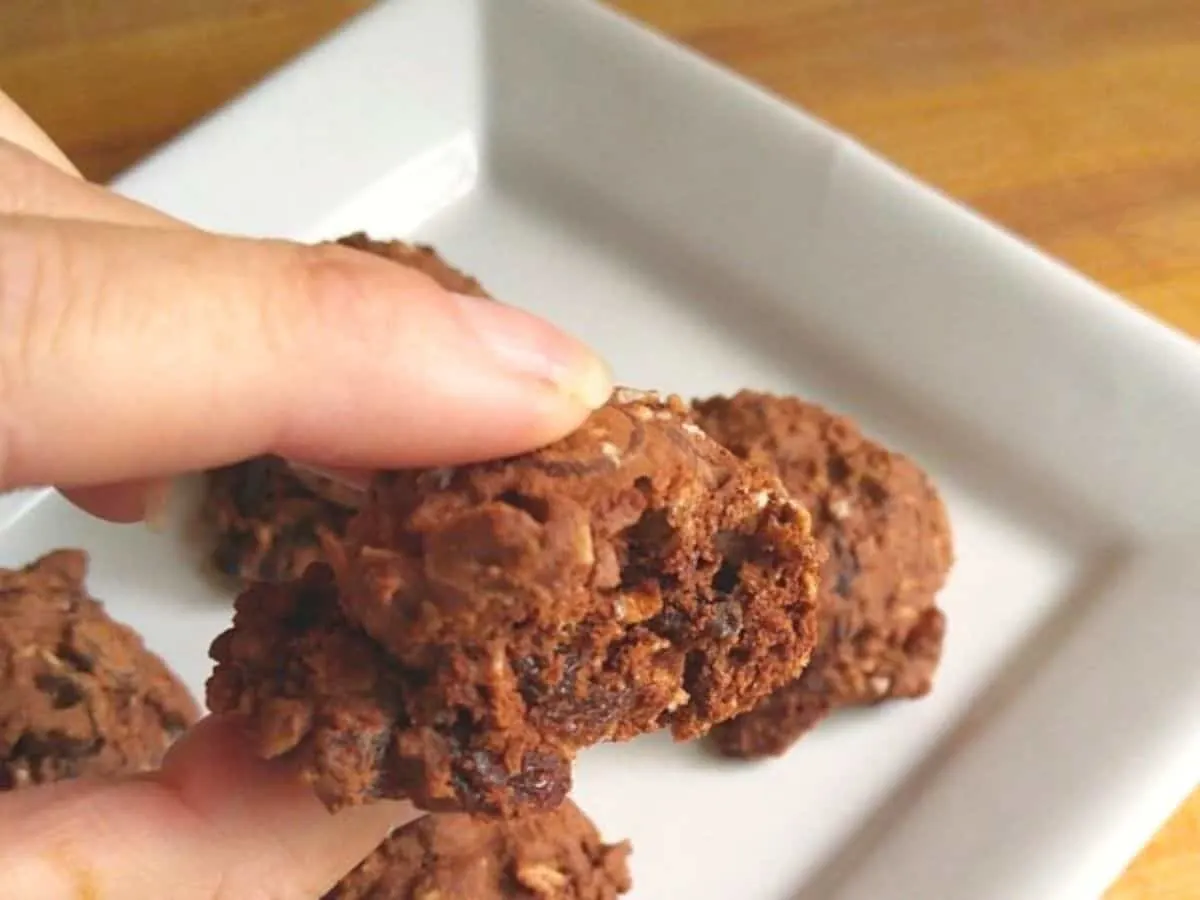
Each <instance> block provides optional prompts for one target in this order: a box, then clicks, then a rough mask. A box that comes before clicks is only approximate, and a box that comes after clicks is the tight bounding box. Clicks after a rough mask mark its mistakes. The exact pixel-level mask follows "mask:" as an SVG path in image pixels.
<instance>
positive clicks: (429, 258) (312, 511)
mask: <svg viewBox="0 0 1200 900" xmlns="http://www.w3.org/2000/svg"><path fill="white" fill-rule="evenodd" d="M334 243H337V244H341V245H342V246H344V247H349V248H351V249H353V250H360V251H362V252H365V253H371V254H373V255H375V256H379V257H382V258H384V259H387V260H390V261H392V262H395V263H397V264H398V265H402V266H407V267H408V268H412V269H416V270H418V271H419V272H421V273H423V274H424V275H427V276H428V277H430V278H432V279H433V280H434V281H436V282H437V283H438V284H439V285H440V286H441V287H443V288H445V289H446V290H449V291H455V292H457V293H460V294H468V295H471V296H475V297H481V298H488V299H490V297H489V295H488V293H487V292H486V291H485V290H484V289H483V287H482V285H480V283H479V282H478V281H477V280H475V279H474V278H472V277H471V276H470V275H467V274H466V273H464V272H461V271H459V270H458V269H456V268H455V267H454V266H452V265H450V263H448V262H447V261H446V260H445V259H443V258H442V257H441V256H440V255H439V254H438V253H437V251H436V250H434V248H432V247H429V246H427V245H424V244H410V243H406V242H404V241H379V240H374V239H372V238H370V237H369V236H368V235H367V234H365V233H363V232H358V233H355V234H351V235H347V236H346V237H343V238H340V239H339V240H337V241H336V242H334ZM360 500H361V496H360V494H359V493H358V492H355V491H352V490H348V489H347V488H346V486H345V485H344V484H342V483H339V482H338V481H335V480H332V479H330V478H327V477H322V476H320V475H318V474H315V473H314V471H313V470H310V469H306V468H301V467H298V466H292V465H290V464H289V463H287V462H285V461H284V460H282V459H279V458H277V457H271V456H266V457H260V458H257V459H252V460H249V461H247V462H242V463H238V464H235V465H231V466H226V467H224V468H220V469H214V470H212V471H210V472H209V473H208V474H207V486H206V494H205V502H204V505H203V508H202V517H203V522H204V526H205V529H206V531H207V532H208V533H210V534H211V535H212V536H213V541H214V546H213V550H212V553H211V554H210V561H211V563H212V565H213V567H214V568H216V569H217V570H218V571H220V572H222V573H224V574H226V575H230V576H233V577H234V578H237V579H240V580H242V581H286V580H289V579H295V578H299V577H300V576H301V575H302V574H303V572H304V570H305V569H306V568H307V567H308V566H309V564H310V563H313V562H317V561H319V560H321V559H323V558H324V555H325V553H324V550H323V547H324V546H325V544H326V542H328V541H329V540H331V539H333V540H337V539H339V538H340V537H341V535H342V532H343V531H344V529H345V527H346V523H347V522H348V521H349V519H350V513H351V511H352V510H353V508H354V507H355V506H356V505H357V503H358V502H359V501H360Z"/></svg>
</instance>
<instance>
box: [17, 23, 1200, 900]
mask: <svg viewBox="0 0 1200 900" xmlns="http://www.w3.org/2000/svg"><path fill="white" fill-rule="evenodd" d="M117 186H118V188H119V189H120V190H122V191H124V192H126V193H128V194H130V195H132V196H136V197H139V198H141V199H144V200H147V201H149V202H151V203H154V204H157V205H159V206H162V207H164V208H166V209H167V210H169V211H170V212H172V213H174V214H175V215H178V216H181V217H183V218H185V219H189V220H191V221H193V222H195V223H197V224H199V225H203V226H207V227H212V228H218V229H222V230H228V231H233V232H240V233H246V234H259V235H282V236H291V237H297V238H303V239H315V238H320V237H329V236H334V235H337V234H340V233H343V232H346V231H350V230H356V229H361V228H365V229H368V230H371V231H373V232H375V233H376V234H378V235H380V236H390V235H415V236H418V237H420V238H422V239H426V240H430V241H432V242H434V243H436V244H437V245H438V246H439V247H440V248H441V249H442V250H443V251H444V252H445V253H446V254H447V255H448V256H449V257H450V258H451V259H452V260H453V261H455V262H456V263H458V264H460V265H461V266H463V267H464V268H466V269H467V270H469V271H471V272H474V273H475V274H477V275H478V276H479V277H480V278H481V279H482V280H483V281H484V282H485V283H486V284H487V285H488V286H489V287H490V288H491V289H492V290H493V291H494V292H495V293H497V294H498V295H499V296H501V297H503V298H505V299H506V300H508V301H510V302H514V303H518V304H523V305H525V306H527V307H529V308H530V309H533V310H536V311H537V312H539V313H542V314H544V315H546V316H548V317H549V318H551V319H553V320H555V321H556V322H559V323H561V324H562V325H564V326H566V327H568V328H570V329H572V330H574V331H576V332H577V333H579V334H580V335H582V336H584V337H586V338H587V339H589V340H590V341H591V342H593V343H594V344H595V345H596V346H598V347H599V348H600V349H601V350H603V351H604V352H605V353H607V354H608V356H609V357H610V358H611V360H612V361H613V362H614V364H615V366H616V369H617V372H618V374H619V377H620V378H621V380H622V381H625V382H627V383H633V384H638V385H646V386H654V387H659V388H665V389H670V390H676V391H680V392H682V393H685V394H688V395H696V394H708V393H712V392H717V391H731V390H734V389H736V388H738V387H741V386H744V385H745V386H754V387H758V388H764V389H772V390H778V391H794V392H799V393H802V394H804V395H806V396H808V397H812V398H816V399H818V400H820V401H823V402H826V403H829V404H832V405H834V406H836V407H837V408H839V409H842V410H844V411H846V412H849V413H851V414H854V415H856V416H858V417H860V419H861V421H862V423H863V425H864V427H865V428H866V429H867V430H868V431H869V432H871V433H872V434H874V435H876V436H878V437H880V438H882V439H884V440H886V441H888V442H890V443H892V444H893V445H895V446H897V447H899V448H902V449H904V450H906V451H908V452H910V453H912V454H913V455H914V456H915V457H916V458H917V459H918V460H920V461H921V462H922V463H924V464H925V465H926V466H927V467H928V468H929V469H930V470H931V471H932V472H933V474H934V475H935V477H936V478H937V479H938V480H939V482H940V483H941V484H942V486H943V488H944V491H945V494H946V497H947V500H948V503H949V506H950V510H951V515H952V517H953V522H954V525H955V529H956V535H957V546H958V556H959V561H958V564H957V566H956V567H955V569H954V572H953V575H952V578H951V581H950V584H949V586H948V587H947V588H946V590H945V592H944V595H943V602H944V605H945V607H946V609H947V611H948V614H949V620H950V630H949V637H948V643H947V648H946V656H945V663H944V665H943V667H942V670H941V675H940V679H939V683H938V686H937V690H936V692H935V693H934V695H933V696H931V697H930V698H928V699H926V700H924V701H922V702H919V703H897V704H894V705H890V706H887V707H884V708H880V709H876V710H872V711H869V712H856V713H848V714H844V715H841V716H839V717H837V718H836V719H833V720H831V721H829V722H828V723H827V724H825V725H823V726H822V727H821V728H820V729H819V731H818V732H817V733H815V734H814V735H813V736H811V737H809V738H808V739H806V740H805V741H803V742H802V743H801V744H800V745H798V746H797V747H796V748H795V749H794V750H793V751H792V752H791V753H790V754H788V755H787V756H786V757H784V758H783V759H780V760H777V761H774V762H770V763H765V764H758V765H744V764H736V763H719V762H716V761H714V760H713V759H712V758H710V757H709V756H708V755H706V754H705V753H704V752H703V751H701V750H700V749H699V748H697V747H695V746H675V745H672V744H671V743H670V742H669V741H668V740H665V739H662V738H660V737H651V738H647V739H642V740H638V741H635V742H633V743H631V744H627V745H620V746H606V747H601V748H598V749H596V750H593V751H591V752H589V753H587V754H585V756H584V757H583V758H582V759H581V761H580V763H579V766H578V771H577V792H576V796H577V799H578V800H579V801H580V803H581V804H582V805H583V806H584V807H585V808H586V809H587V810H588V811H589V812H590V813H591V814H592V815H593V817H594V818H595V819H596V821H597V822H598V823H599V824H600V825H601V827H602V829H603V830H604V831H605V832H606V833H607V834H608V835H610V836H613V837H621V836H628V837H631V838H632V839H633V842H634V845H635V854H634V857H633V866H634V870H635V878H636V887H635V891H634V894H633V896H634V897H636V898H652V900H674V898H689V900H742V898H746V900H785V898H797V900H818V898H820V900H825V898H829V900H1042V898H1055V900H1083V898H1091V897H1095V896H1096V895H1097V894H1099V893H1100V892H1101V891H1102V890H1103V888H1104V886H1105V885H1106V884H1107V883H1108V882H1109V881H1110V880H1111V879H1112V878H1113V877H1114V876H1115V875H1116V874H1117V873H1118V872H1119V870H1120V869H1121V867H1122V866H1123V864H1124V863H1125V862H1126V860H1127V859H1128V858H1129V857H1130V856H1131V855H1132V854H1133V853H1134V852H1135V851H1136V850H1137V848H1138V847H1139V846H1140V845H1141V844H1142V842H1143V841H1144V840H1145V839H1146V838H1147V837H1148V836H1149V835H1150V834H1151V833H1152V832H1153V831H1154V829H1155V828H1156V827H1157V825H1158V824H1159V822H1160V821H1161V820H1162V819H1163V818H1164V817H1165V815H1166V814H1167V813H1168V812H1169V810H1170V809H1171V807H1172V806H1173V805H1174V804H1175V803H1176V802H1178V800H1179V799H1181V798H1182V797H1183V796H1184V795H1185V794H1186V793H1187V791H1188V790H1189V789H1190V788H1191V787H1192V786H1193V785H1194V783H1195V782H1196V780H1197V777H1198V776H1200V653H1197V652H1196V643H1195V641H1196V638H1195V635H1196V634H1197V633H1200V597H1198V596H1197V594H1198V592H1200V566H1198V565H1197V562H1196V556H1197V554H1196V552H1195V548H1196V547H1197V546H1198V545H1200V512H1198V510H1200V474H1198V472H1200V467H1198V466H1197V465H1196V461H1197V460H1198V459H1200V352H1197V349H1196V348H1195V347H1194V346H1193V345H1192V344H1191V343H1190V342H1189V341H1188V340H1186V339H1185V338H1183V337H1181V336H1180V335H1178V334H1176V333H1173V332H1171V331H1169V330H1168V329H1166V328H1164V327H1162V326H1160V325H1158V324H1155V323H1154V322H1152V321H1150V320H1149V319H1147V318H1145V317H1144V316H1142V315H1141V314H1140V313H1138V312H1136V311H1135V310H1133V309H1132V308H1130V307H1128V306H1126V305H1125V304H1123V303H1122V302H1121V301H1120V300H1118V299H1116V298H1114V297H1112V296H1110V295H1108V294H1106V293H1105V292H1103V291H1101V290H1099V289H1098V288H1096V287H1095V286H1094V285H1092V284H1090V283H1088V282H1087V281H1085V280H1084V279H1082V278H1080V277H1079V276H1077V275H1075V274H1073V273H1071V272H1070V271H1067V270H1066V269H1064V268H1062V267H1061V266H1059V265H1057V264H1056V263H1054V262H1052V261H1050V260H1048V259H1046V258H1045V257H1043V256H1041V255H1039V254H1038V253H1037V252H1035V251H1033V250H1031V249H1030V248H1028V247H1026V246H1024V245H1022V244H1021V243H1020V242H1018V241H1016V240H1014V239H1013V238H1011V237H1009V236H1007V235H1005V234H1003V233H1002V232H1000V231H999V230H997V229H995V228H993V227H992V226H990V225H988V224H985V223H984V222H982V221H980V220H979V219H978V218H976V217H974V216H973V215H971V214H970V213H968V212H966V211H964V210H963V209H961V208H960V207H958V206H956V205H955V204H953V203H951V202H949V201H947V200H946V199H944V198H942V197H940V196H938V195H936V194H935V193H933V192H931V191H930V190H928V189H927V188H925V187H922V186H921V185H919V184H916V183H915V182H913V181H912V180H911V179H909V178H908V177H906V176H905V175H904V174H902V173H900V172H898V171H896V170H895V169H893V168H891V167H890V166H888V165H887V164H886V163H884V162H882V161H880V160H879V159H877V158H876V157H874V156H872V155H871V154H870V153H868V152H867V151H865V150H863V149H862V148H861V147H859V146H857V145H855V144H854V143H853V142H851V141H849V140H848V139H846V138H845V137H844V136H842V135H839V134H837V133H835V132H833V131H831V130H829V129H828V128H826V127H825V126H823V125H822V124H820V123H818V122H816V121H813V120H812V119H810V118H808V117H805V116H804V115H802V114H801V113H798V112H796V111H794V110H792V109H790V108H789V107H787V106H786V105H785V104H783V103H781V102H779V101H778V100H776V99H773V98H771V97H768V96H766V95H765V94H763V93H761V92H759V91H758V90H756V89H754V88H752V87H750V86H749V85H747V84H745V83H743V82H741V81H740V80H738V79H736V78H735V77H732V76H730V75H729V74H727V73H725V72H723V71H721V70H719V69H718V68H716V67H714V66H712V65H710V64H707V63H705V62H702V61H700V60H698V59H696V58H695V57H693V56H691V55H690V54H688V53H686V52H684V51H683V50H681V49H679V48H677V47H675V46H673V45H671V44H670V43H668V42H666V41H664V40H662V39H660V38H657V37H654V36H652V35H650V34H648V33H647V32H645V31H642V30H640V29H639V28H637V27H635V26H633V25H631V24H630V23H628V22H626V21H624V20H622V19H621V18H619V17H618V16H616V15H613V14H612V13H610V12H607V11H605V10H604V9H602V8H600V7H598V6H594V5H592V4H591V3H587V2H580V0H490V2H487V0H479V2H471V0H394V2H390V3H383V4H382V5H380V6H379V7H377V8H375V9H374V10H373V11H371V12H370V13H369V14H367V15H365V16H363V17H361V18H360V19H358V20H356V21H354V22H352V23H351V24H350V25H349V26H348V27H346V28H345V29H344V30H343V32H342V33H341V34H339V35H338V36H336V37H334V38H333V39H331V40H329V41H327V42H326V43H324V44H322V45H321V46H319V47H318V48H317V49H315V50H314V51H312V52H310V53H309V54H307V55H305V56H304V57H303V58H301V59H300V60H298V61H297V62H296V63H295V64H293V65H291V66H289V67H287V68H286V69H284V70H282V71H280V72H279V73H278V74H276V75H275V76H273V77H272V78H271V79H270V80H269V81H267V82H266V83H265V84H263V85H262V86H261V87H259V88H257V89H255V90H254V91H253V92H251V94H249V95H248V96H247V97H245V98H244V99H242V100H240V101H239V102H238V103H236V104H234V105H232V106H231V107H229V108H226V109H224V110H222V111H221V112H219V113H218V114H216V115H215V116H214V117H212V118H211V119H210V120H209V121H207V122H205V123H203V124H202V125H200V126H199V127H197V128H196V129H194V130H193V131H192V132H191V133H189V134H187V135H185V136H184V137H183V138H182V139H180V140H179V141H177V142H175V143H174V144H172V145H171V146H169V147H167V148H166V149H165V150H163V151H162V152H161V153H159V154H157V155H156V156H155V157H153V158H152V159H150V160H148V161H147V162H146V163H144V164H143V165H141V166H139V167H138V168H136V169H135V170H134V171H132V172H130V173H128V174H127V175H126V176H125V177H123V178H122V179H120V180H119V182H118V185H117ZM28 505H29V504H28V498H22V499H21V500H20V501H19V502H17V503H16V506H21V507H28ZM19 511H20V510H19V509H18V510H17V512H19ZM3 513H4V515H5V516H6V517H7V516H9V515H10V513H12V514H14V515H15V513H14V506H12V505H9V506H6V507H5V508H4V510H3ZM64 544H78V545H82V546H84V547H86V548H88V549H89V550H90V551H92V553H93V558H94V564H93V577H92V584H93V587H94V589H95V591H96V593H98V594H99V595H100V596H101V597H103V598H105V599H106V600H107V601H108V602H109V604H110V607H111V608H112V610H113V611H114V612H115V614H117V615H118V616H120V617H122V618H124V619H126V620H128V621H130V622H132V623H134V624H135V625H136V626H137V627H139V628H140V629H141V630H142V631H143V632H144V633H145V634H146V636H147V638H148V640H149V642H150V643H151V644H152V645H153V646H154V647H155V648H156V649H157V650H159V651H161V652H162V653H163V654H165V655H166V656H167V657H168V658H169V659H170V660H171V661H172V662H173V663H174V664H175V665H176V666H177V667H178V668H179V670H180V671H181V672H182V673H183V674H184V675H185V676H186V677H187V679H188V681H189V682H190V683H191V685H192V686H193V688H194V689H195V690H196V691H197V692H199V691H201V690H202V685H203V681H204V678H205V677H206V674H207V671H208V662H207V660H206V648H207V644H208V641H209V639H210V638H211V637H212V636H213V635H215V634H216V633H217V632H218V631H219V630H220V629H221V628H222V627H223V626H224V625H225V623H226V622H227V621H228V614H229V601H228V598H227V597H224V596H222V595H221V594H220V593H219V592H218V591H217V590H216V589H215V588H213V587H212V586H211V585H209V584H208V583H207V582H206V581H205V580H204V579H203V578H201V577H200V576H199V575H198V574H197V568H196V561H195V557H196V550H195V548H193V547H190V546H189V545H187V544H186V543H185V542H183V541H182V540H181V539H180V537H179V535H178V534H174V533H170V534H151V533H149V532H147V531H145V530H144V529H140V528H118V527H112V526H105V525H101V524H98V523H95V522H91V521H88V520H86V519H84V518H83V517H82V516H80V515H78V514H75V513H74V512H72V511H70V510H69V509H68V508H67V507H66V506H65V504H63V503H62V502H61V501H59V500H57V499H55V498H52V497H51V498H47V499H45V500H43V501H42V502H40V503H38V504H36V505H33V506H32V508H27V509H26V510H25V511H24V512H23V513H21V514H20V515H15V518H14V519H13V520H11V521H9V523H8V524H7V526H6V527H5V529H4V532H3V539H2V541H0V552H2V556H3V559H4V561H5V562H7V563H15V562H20V561H23V560H25V559H27V558H29V557H30V556H32V555H33V554H35V553H37V552H39V551H41V550H44V549H48V548H49V547H52V546H59V545H64Z"/></svg>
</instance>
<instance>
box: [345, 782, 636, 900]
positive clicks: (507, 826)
mask: <svg viewBox="0 0 1200 900" xmlns="http://www.w3.org/2000/svg"><path fill="white" fill-rule="evenodd" d="M629 854H630V846H629V843H628V842H627V841H625V842H622V843H619V844H605V843H604V842H603V840H601V838H600V835H599V833H598V832H597V831H596V827H595V825H593V824H592V822H591V821H590V820H589V819H588V818H587V816H585V815H584V814H583V812H581V811H580V809H579V808H578V807H577V806H575V804H574V803H572V802H571V801H570V800H567V801H564V802H563V805H562V806H560V807H559V808H558V809H557V810H554V811H552V812H546V813H535V814H531V815H526V816H522V817H520V818H517V819H511V820H500V821H495V820H493V821H484V820H480V819H477V818H472V817H471V816H469V815H465V814H461V813H460V814H454V813H441V814H435V815H431V816H426V817H425V818H422V819H419V820H417V821H416V822H414V823H412V824H411V825H407V826H405V827H404V828H401V829H399V830H397V831H394V832H392V834H391V836H390V837H388V839H387V840H385V841H384V842H383V844H382V845H381V846H380V847H379V849H378V850H376V851H375V852H374V853H373V854H371V855H370V856H369V857H367V859H366V860H364V861H363V863H362V864H361V865H359V866H358V868H356V869H355V870H354V871H353V872H351V873H350V874H349V875H347V876H346V877H345V878H344V879H343V880H342V881H341V882H340V883H339V884H338V886H337V887H335V888H334V889H333V890H332V891H330V892H329V893H328V894H326V895H325V898H324V900H452V898H459V897H461V898H470V900H616V898H617V897H619V896H621V895H622V894H625V893H627V892H628V891H629V889H630V887H631V884H632V882H631V879H630V875H629Z"/></svg>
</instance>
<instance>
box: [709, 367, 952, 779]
mask: <svg viewBox="0 0 1200 900" xmlns="http://www.w3.org/2000/svg"><path fill="white" fill-rule="evenodd" d="M694 412H695V416H696V421H697V422H698V423H699V424H700V426H701V427H702V428H704V430H705V431H706V432H707V433H708V434H709V435H711V436H712V437H713V438H714V439H716V440H717V441H718V442H720V443H721V444H723V445H724V446H725V447H727V448H728V449H729V450H731V451H732V452H733V453H735V454H736V455H737V456H739V457H741V458H743V459H748V460H752V461H754V462H756V463H758V464H761V465H763V466H767V467H770V468H772V469H773V470H774V471H776V472H778V474H779V476H780V478H781V479H782V480H783V483H784V485H785V486H786V487H787V488H788V489H789V490H790V491H791V493H792V496H793V497H794V498H795V499H796V500H798V501H799V502H800V503H802V504H803V505H804V506H805V507H806V508H807V509H808V510H809V512H810V513H811V514H812V520H813V531H814V534H815V535H816V537H817V540H818V541H820V543H821V545H822V546H823V548H824V549H825V551H826V554H827V560H826V562H825V563H824V565H823V567H822V579H821V591H820V604H819V607H820V617H819V621H820V636H819V638H818V641H817V646H816V649H815V650H814V652H813V656H812V662H811V663H810V665H809V666H808V668H807V669H805V671H804V672H803V674H801V676H800V677H799V678H798V679H797V680H795V681H793V682H792V683H790V684H788V685H786V686H784V687H782V688H780V689H779V690H777V691H775V692H774V693H773V694H771V696H770V697H768V698H767V699H765V700H764V701H763V702H761V703H760V704H759V705H758V706H757V707H756V708H755V709H754V710H753V711H751V712H748V713H744V714H742V715H740V716H738V717H736V718H734V719H732V720H731V721H728V722H726V723H724V724H722V725H720V726H719V727H718V728H716V729H715V730H714V731H713V734H712V737H713V740H714V742H715V744H716V746H717V747H718V748H719V749H720V750H721V752H722V753H724V754H726V755H729V756H740V757H747V758H754V757H761V756H769V755H777V754H780V753H783V752H784V751H785V750H786V749H787V748H788V747H790V746H791V745H792V744H793V743H794V742H795V741H796V740H797V739H799V738H800V737H801V735H803V734H804V733H805V732H806V731H808V730H809V729H810V728H812V727H813V726H814V725H816V724H817V723H818V722H819V721H820V720H821V719H822V718H824V716H825V715H826V714H827V713H828V712H829V711H830V710H831V709H834V708H836V707H839V706H852V705H862V704H872V703H877V702H879V701H882V700H886V699H888V698H891V697H910V698H911V697H920V696H922V695H924V694H926V693H928V692H929V690H930V688H931V686H932V683H933V677H934V673H935V671H936V669H937V666H938V661H939V659H940V656H941V649H942V636H943V632H944V630H945V619H944V617H943V614H942V611H941V610H940V609H938V608H937V606H936V605H935V600H936V596H937V592H938V591H939V590H940V589H941V587H942V584H943V583H944V581H945V579H946V575H947V573H948V571H949V569H950V566H951V563H952V561H953V549H952V542H951V532H950V523H949V520H948V518H947V515H946V509H945V507H944V506H943V505H942V501H941V500H940V499H939V497H938V493H937V490H936V489H935V487H934V485H933V484H932V482H931V481H930V480H929V478H928V476H926V474H925V473H924V472H922V471H921V469H919V468H918V467H917V466H916V465H915V464H914V463H913V462H911V461H910V460H908V459H907V458H905V457H903V456H901V455H899V454H897V453H891V452H889V451H888V450H886V449H884V448H883V447H881V446H879V445H878V444H876V443H874V442H872V441H870V440H868V439H867V438H865V437H863V435H862V434H861V433H860V432H859V430H858V429H857V428H856V427H855V426H854V424H853V423H852V422H850V421H849V420H848V419H844V418H841V417H839V416H835V415H833V414H832V413H829V412H827V411H825V410H823V409H821V408H820V407H818V406H814V405H812V404H808V403H803V402H801V401H799V400H796V399H794V398H790V397H774V396H769V395H766V394H757V393H751V392H748V391H744V392H742V393H739V394H737V395H735V396H734V397H733V398H731V399H726V398H722V397H715V398H712V399H710V400H703V401H698V402H696V403H695V404H694Z"/></svg>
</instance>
